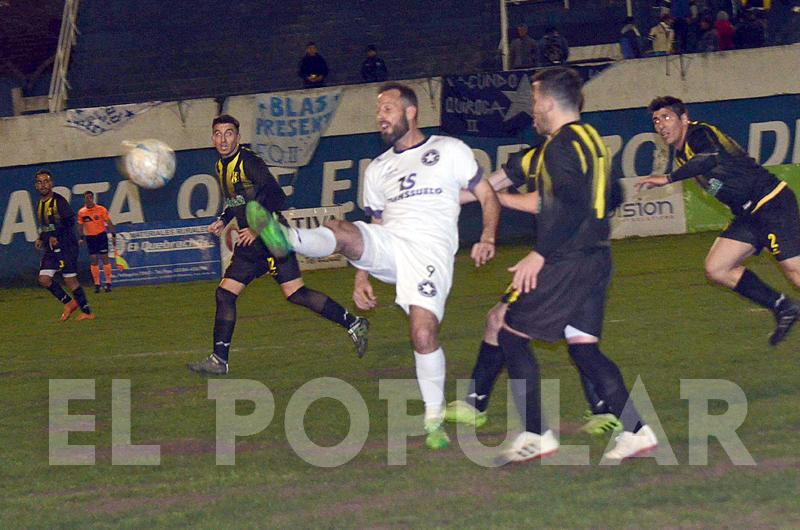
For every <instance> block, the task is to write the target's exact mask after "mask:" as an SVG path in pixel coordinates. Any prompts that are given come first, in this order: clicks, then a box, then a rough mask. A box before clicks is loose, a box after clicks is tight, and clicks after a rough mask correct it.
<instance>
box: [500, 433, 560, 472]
mask: <svg viewBox="0 0 800 530" xmlns="http://www.w3.org/2000/svg"><path fill="white" fill-rule="evenodd" d="M558 446H559V443H558V440H557V439H556V437H555V435H554V434H553V431H551V430H547V431H546V432H545V433H544V434H535V433H532V432H528V431H525V432H522V433H520V434H519V435H518V436H517V438H516V439H515V440H514V442H513V443H512V444H511V447H510V448H509V449H507V450H506V451H504V452H503V453H502V454H501V455H500V456H498V457H497V459H496V460H495V463H497V464H498V465H504V464H509V463H511V462H527V461H529V460H536V459H538V458H544V457H546V456H550V455H552V454H553V453H555V452H556V451H558Z"/></svg>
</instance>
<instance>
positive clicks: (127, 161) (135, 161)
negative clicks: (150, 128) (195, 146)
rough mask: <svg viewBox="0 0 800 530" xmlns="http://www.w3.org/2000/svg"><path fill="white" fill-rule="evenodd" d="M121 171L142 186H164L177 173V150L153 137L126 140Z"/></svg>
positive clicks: (149, 188) (149, 187) (123, 144)
mask: <svg viewBox="0 0 800 530" xmlns="http://www.w3.org/2000/svg"><path fill="white" fill-rule="evenodd" d="M122 147H123V149H124V150H125V152H124V154H123V155H122V160H121V163H120V171H121V172H122V173H123V174H124V175H125V176H126V177H128V178H129V179H130V180H131V182H133V183H134V184H136V185H137V186H139V187H141V188H145V189H148V190H154V189H156V188H161V187H163V186H164V185H165V184H166V183H167V182H169V181H170V179H172V176H173V175H175V151H173V150H172V148H171V147H170V146H168V145H167V144H165V143H164V142H162V141H161V140H156V139H153V138H150V139H147V140H125V141H124V142H122Z"/></svg>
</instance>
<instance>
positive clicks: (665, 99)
mask: <svg viewBox="0 0 800 530" xmlns="http://www.w3.org/2000/svg"><path fill="white" fill-rule="evenodd" d="M661 109H669V110H671V111H672V112H674V113H675V114H676V115H677V116H683V115H684V114H686V115H688V114H689V109H687V108H686V103H684V102H683V101H681V100H680V99H678V98H676V97H672V96H658V97H657V98H655V99H653V101H651V102H650V104H649V105H648V106H647V111H648V112H649V113H650V114H652V113H654V112H656V111H658V110H661Z"/></svg>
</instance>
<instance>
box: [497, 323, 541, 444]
mask: <svg viewBox="0 0 800 530" xmlns="http://www.w3.org/2000/svg"><path fill="white" fill-rule="evenodd" d="M497 338H498V341H499V342H500V347H501V348H502V349H503V356H504V357H505V360H506V366H507V367H508V377H509V379H511V380H512V381H511V393H512V394H513V396H514V403H516V405H517V410H519V411H521V410H523V408H524V410H525V417H524V418H522V423H523V424H524V425H525V430H526V431H528V432H532V433H535V434H542V432H544V431H545V430H547V429H546V428H545V426H544V425H543V422H542V396H541V390H540V388H539V386H540V381H539V366H538V365H537V364H536V359H535V358H534V356H533V352H532V351H531V346H530V341H529V340H528V339H526V338H524V337H519V336H517V335H514V334H513V333H510V332H509V331H507V330H505V329H503V330H501V331H500V334H499V335H498V336H497Z"/></svg>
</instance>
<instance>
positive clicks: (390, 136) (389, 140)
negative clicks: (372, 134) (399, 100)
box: [381, 116, 408, 145]
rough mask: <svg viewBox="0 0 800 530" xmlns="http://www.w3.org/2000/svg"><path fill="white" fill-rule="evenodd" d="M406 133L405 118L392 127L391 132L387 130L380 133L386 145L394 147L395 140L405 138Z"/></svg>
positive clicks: (406, 121)
mask: <svg viewBox="0 0 800 530" xmlns="http://www.w3.org/2000/svg"><path fill="white" fill-rule="evenodd" d="M407 132H408V120H407V119H406V117H405V116H403V117H402V118H401V119H400V121H399V122H398V123H397V125H394V126H393V127H392V130H391V132H389V130H388V129H387V130H383V131H381V138H382V139H383V142H384V143H385V144H386V145H394V144H395V142H397V140H399V139H400V138H402V137H403V136H405V134H406V133H407Z"/></svg>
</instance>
